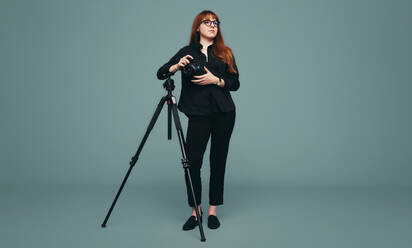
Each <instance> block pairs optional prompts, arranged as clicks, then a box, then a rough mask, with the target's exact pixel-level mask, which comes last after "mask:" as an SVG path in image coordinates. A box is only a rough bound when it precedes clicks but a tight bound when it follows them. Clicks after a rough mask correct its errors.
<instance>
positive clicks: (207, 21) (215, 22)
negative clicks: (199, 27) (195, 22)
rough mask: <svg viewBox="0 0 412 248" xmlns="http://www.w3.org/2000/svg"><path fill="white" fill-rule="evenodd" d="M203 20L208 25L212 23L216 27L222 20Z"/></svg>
mask: <svg viewBox="0 0 412 248" xmlns="http://www.w3.org/2000/svg"><path fill="white" fill-rule="evenodd" d="M202 22H203V23H204V24H205V25H206V26H208V27H210V26H212V24H213V25H214V26H216V27H219V25H220V22H218V21H211V20H203V21H202Z"/></svg>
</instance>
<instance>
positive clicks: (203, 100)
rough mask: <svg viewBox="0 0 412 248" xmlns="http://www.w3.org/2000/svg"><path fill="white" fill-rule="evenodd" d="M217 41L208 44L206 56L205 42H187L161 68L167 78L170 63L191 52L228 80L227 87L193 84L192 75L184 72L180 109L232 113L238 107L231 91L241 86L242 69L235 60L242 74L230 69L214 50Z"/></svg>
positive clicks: (192, 112) (194, 112)
mask: <svg viewBox="0 0 412 248" xmlns="http://www.w3.org/2000/svg"><path fill="white" fill-rule="evenodd" d="M214 45H215V44H212V45H210V46H208V48H207V54H208V56H207V57H206V56H205V54H203V53H202V52H201V49H202V47H203V46H202V44H200V43H199V42H195V43H193V44H192V45H187V46H185V47H183V48H181V49H180V50H179V51H178V52H177V53H176V54H175V55H174V56H173V57H172V58H171V59H170V60H169V62H167V63H166V64H164V65H163V66H161V67H160V68H159V69H158V71H157V78H158V79H160V80H164V79H166V78H165V77H164V76H163V74H165V73H167V72H169V68H170V66H172V65H174V64H177V63H178V62H179V60H180V59H181V58H182V57H184V56H185V55H188V54H189V55H191V56H192V57H193V58H194V59H195V60H201V61H203V62H204V63H205V65H206V68H207V69H208V70H209V71H210V72H211V73H213V74H214V75H215V76H217V77H219V78H223V80H225V87H223V88H222V87H220V86H217V85H215V84H209V85H198V84H195V83H192V82H191V81H190V80H192V78H189V77H186V76H185V75H184V74H183V73H182V90H181V93H180V99H179V103H178V105H177V107H178V109H179V110H180V111H182V112H183V113H185V114H186V116H188V115H207V114H211V113H213V112H216V111H218V112H229V111H234V110H235V109H236V107H235V104H234V102H233V100H232V96H231V95H230V91H236V90H238V89H239V85H240V84H239V71H238V69H237V66H236V62H234V67H235V68H236V71H237V72H238V73H231V72H229V71H228V68H229V66H228V65H227V64H225V63H224V62H223V61H222V60H221V59H220V58H218V57H216V56H214V55H213V53H212V47H213V46H214Z"/></svg>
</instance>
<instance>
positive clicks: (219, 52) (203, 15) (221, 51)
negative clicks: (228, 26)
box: [189, 10, 238, 73]
mask: <svg viewBox="0 0 412 248" xmlns="http://www.w3.org/2000/svg"><path fill="white" fill-rule="evenodd" d="M207 18H214V19H216V20H217V21H219V17H218V16H217V15H216V14H215V13H214V12H213V11H211V10H203V11H202V12H200V13H199V14H198V15H197V16H196V17H195V19H194V20H193V25H192V32H191V33H190V42H189V45H192V44H193V43H195V42H199V41H200V33H199V32H198V31H196V29H197V28H198V27H199V26H200V24H202V20H205V19H207ZM214 43H215V45H214V47H213V49H212V53H213V54H214V55H215V56H216V57H219V58H220V59H222V61H223V62H224V63H225V64H227V65H228V66H229V72H232V73H238V72H237V71H236V69H235V67H234V66H233V64H234V62H233V61H234V58H233V52H232V49H230V47H228V46H226V45H225V42H224V41H223V37H222V28H221V27H220V26H219V27H218V29H217V35H216V37H215V38H214Z"/></svg>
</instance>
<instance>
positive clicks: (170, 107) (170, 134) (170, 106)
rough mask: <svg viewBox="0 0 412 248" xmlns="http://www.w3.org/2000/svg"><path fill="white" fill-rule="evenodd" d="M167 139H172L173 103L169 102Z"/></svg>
mask: <svg viewBox="0 0 412 248" xmlns="http://www.w3.org/2000/svg"><path fill="white" fill-rule="evenodd" d="M167 139H168V140H171V139H172V104H171V101H170V100H168V101H167Z"/></svg>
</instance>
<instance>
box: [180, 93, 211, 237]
mask: <svg viewBox="0 0 412 248" xmlns="http://www.w3.org/2000/svg"><path fill="white" fill-rule="evenodd" d="M172 98H173V99H172V100H173V105H172V110H173V119H174V120H175V125H176V130H177V135H178V137H179V143H180V148H181V150H182V155H183V159H182V163H183V168H184V169H185V170H186V171H187V174H188V177H189V185H190V189H191V191H192V197H193V201H194V204H195V212H196V218H197V221H198V224H199V231H200V240H201V241H203V242H204V241H206V238H205V234H204V233H203V226H202V222H200V213H199V209H198V207H197V201H196V197H195V192H194V190H193V184H192V178H191V176H190V170H189V167H190V165H189V161H188V160H187V157H186V147H185V144H186V143H185V139H184V136H183V132H182V125H181V124H180V119H179V114H178V112H177V107H176V101H175V99H174V96H172Z"/></svg>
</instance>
